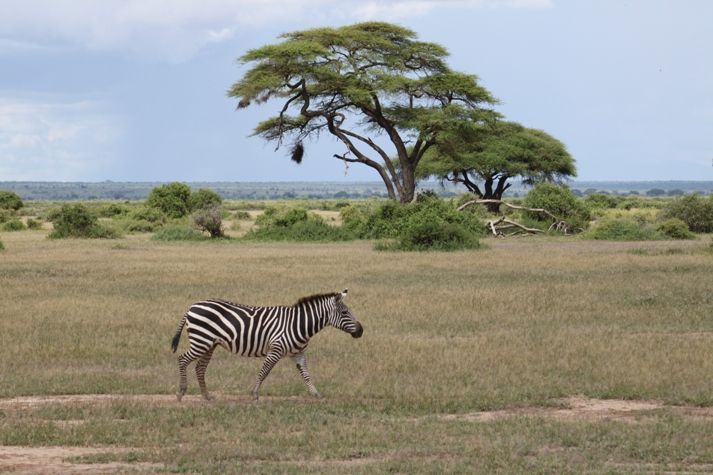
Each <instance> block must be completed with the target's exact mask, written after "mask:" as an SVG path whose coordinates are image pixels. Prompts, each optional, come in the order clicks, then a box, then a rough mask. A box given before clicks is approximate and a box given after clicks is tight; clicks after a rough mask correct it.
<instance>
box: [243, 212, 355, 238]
mask: <svg viewBox="0 0 713 475" xmlns="http://www.w3.org/2000/svg"><path fill="white" fill-rule="evenodd" d="M255 224H256V225H257V226H259V227H258V228H253V229H251V230H250V231H249V232H248V233H247V234H246V235H245V237H246V238H247V239H258V240H268V241H345V240H349V239H354V235H353V234H351V233H350V232H349V231H348V230H347V229H346V228H343V227H336V226H330V225H329V224H327V223H325V222H324V219H322V218H321V217H320V216H319V215H317V214H314V213H311V212H309V211H307V210H306V209H304V208H286V207H282V208H275V207H272V208H267V209H266V210H265V212H264V213H263V214H262V215H260V216H258V218H257V219H256V220H255Z"/></svg>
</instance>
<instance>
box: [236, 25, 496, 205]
mask: <svg viewBox="0 0 713 475" xmlns="http://www.w3.org/2000/svg"><path fill="white" fill-rule="evenodd" d="M282 38H283V41H282V42H280V43H278V44H272V45H267V46H263V47H261V48H257V49H254V50H251V51H248V52H247V53H246V54H245V55H243V56H242V57H241V58H240V60H241V61H242V62H243V63H250V64H251V67H250V69H249V70H248V71H247V72H246V73H245V75H244V76H243V77H242V78H241V79H240V80H239V81H238V82H236V83H235V84H233V86H232V87H231V89H230V90H229V91H228V95H229V96H231V97H235V98H236V99H238V108H239V109H240V108H244V107H248V106H249V105H250V104H253V103H256V104H262V103H265V102H268V101H270V100H275V101H280V103H281V104H282V106H281V108H280V109H279V113H278V114H277V115H276V116H274V117H272V118H270V119H268V120H265V121H263V122H261V123H260V124H258V125H257V127H256V128H255V130H254V135H258V136H261V137H263V138H264V139H266V140H268V141H272V142H275V143H276V144H277V148H279V147H280V146H282V145H283V143H288V144H289V146H290V151H291V157H292V160H294V161H295V162H297V163H300V162H301V161H302V158H303V155H304V142H305V140H306V139H308V138H316V137H318V136H319V134H320V133H321V132H324V131H326V132H329V133H330V134H332V135H334V136H335V137H336V138H337V139H339V141H340V142H341V143H342V145H343V146H344V147H345V150H344V151H343V152H342V153H335V154H334V155H333V158H336V159H338V160H342V161H344V162H345V163H361V164H364V165H366V166H368V167H371V168H373V169H374V170H375V171H376V172H377V173H378V174H379V176H380V177H381V179H382V180H383V182H384V185H385V186H386V190H387V192H388V195H389V197H390V198H393V199H400V200H401V201H402V202H408V201H411V200H412V198H413V196H414V191H415V187H416V179H415V170H416V167H417V165H418V163H419V162H420V161H421V159H422V158H423V156H424V154H425V153H426V151H428V150H429V149H430V148H431V147H432V146H433V145H434V144H435V143H436V140H437V137H438V135H439V133H441V131H443V130H444V129H446V128H447V127H448V126H449V124H451V123H452V122H453V121H456V120H462V118H463V117H464V116H466V117H467V118H468V120H470V121H472V122H480V121H483V120H486V119H487V118H488V117H490V116H493V115H494V114H495V113H494V112H493V111H491V110H489V109H487V108H486V107H487V106H489V105H492V104H494V103H495V99H494V98H493V97H492V96H491V95H490V93H489V92H488V91H487V90H486V89H485V88H483V87H482V86H480V85H479V84H478V81H477V77H476V76H474V75H468V74H464V73H459V72H456V71H452V70H451V69H450V68H449V67H448V66H447V64H446V63H445V61H444V59H445V58H446V56H447V52H446V50H445V49H444V48H443V47H442V46H440V45H437V44H434V43H427V42H422V41H417V40H416V34H415V33H414V32H413V31H411V30H408V29H406V28H403V27H400V26H397V25H392V24H389V23H382V22H367V23H359V24H355V25H350V26H344V27H340V28H316V29H311V30H305V31H297V32H293V33H286V34H283V35H282ZM380 136H383V137H384V139H383V140H380V138H379V137H380ZM391 148H393V150H391ZM389 152H391V153H389ZM390 157H394V158H390Z"/></svg>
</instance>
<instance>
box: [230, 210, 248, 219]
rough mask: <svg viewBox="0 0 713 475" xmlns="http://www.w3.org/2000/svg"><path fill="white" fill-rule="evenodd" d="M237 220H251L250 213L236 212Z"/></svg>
mask: <svg viewBox="0 0 713 475" xmlns="http://www.w3.org/2000/svg"><path fill="white" fill-rule="evenodd" d="M234 217H235V219H243V220H245V219H250V213H248V212H247V211H242V210H238V211H236V212H235V216H234Z"/></svg>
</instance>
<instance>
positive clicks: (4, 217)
mask: <svg viewBox="0 0 713 475" xmlns="http://www.w3.org/2000/svg"><path fill="white" fill-rule="evenodd" d="M14 216H15V213H13V212H12V211H9V210H6V209H0V224H2V223H6V222H8V221H9V220H10V219H12V218H13V217H14Z"/></svg>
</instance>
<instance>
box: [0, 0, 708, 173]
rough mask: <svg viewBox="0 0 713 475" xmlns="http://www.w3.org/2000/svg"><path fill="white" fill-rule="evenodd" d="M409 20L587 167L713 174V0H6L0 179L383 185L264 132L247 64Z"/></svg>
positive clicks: (263, 114)
mask: <svg viewBox="0 0 713 475" xmlns="http://www.w3.org/2000/svg"><path fill="white" fill-rule="evenodd" d="M367 20H379V21H389V22H393V23H397V24H400V25H403V26H406V27H408V28H410V29H412V30H414V31H415V32H417V34H418V35H419V39H420V40H423V41H429V42H435V43H439V44H441V45H443V46H445V47H446V48H447V49H448V51H449V53H450V56H449V58H448V63H449V65H450V66H451V67H452V68H453V69H455V70H458V71H462V72H465V73H469V74H476V75H477V76H478V77H479V80H480V82H481V84H482V85H484V86H485V87H486V88H488V90H489V91H490V92H491V93H492V94H493V95H494V96H495V97H497V98H498V99H499V100H500V104H499V105H498V106H497V107H496V109H497V110H498V111H499V112H501V113H502V114H504V116H505V118H506V119H508V120H513V121H517V122H520V123H522V124H523V125H525V126H527V127H533V128H537V129H542V130H545V131H546V132H548V133H550V134H551V135H553V136H555V137H557V138H558V139H559V140H561V141H562V142H564V143H565V144H566V146H567V148H568V150H569V151H570V153H571V154H572V156H573V157H574V159H575V160H576V164H577V170H578V177H577V178H578V179H580V180H621V181H629V180H713V54H711V45H713V28H711V26H710V25H711V24H713V1H709V0H391V1H388V0H383V1H376V0H363V1H359V0H337V1H332V0H283V1H278V0H262V1H261V0H0V181H26V180H28V181H104V180H112V181H187V182H195V181H378V180H379V177H378V175H377V174H376V173H375V171H374V170H372V169H370V168H367V167H364V166H360V165H359V164H352V165H351V166H349V167H348V168H345V166H344V163H342V162H340V161H338V160H335V159H334V158H331V157H332V154H334V153H341V152H343V149H342V147H341V146H340V144H339V143H337V142H336V141H335V140H334V139H333V138H331V137H329V136H328V135H323V136H322V137H321V138H320V139H319V141H318V142H316V143H311V144H309V145H308V147H307V153H306V155H305V158H304V160H303V162H302V164H301V165H297V164H295V163H293V162H291V161H290V160H289V158H288V156H287V151H286V150H282V149H280V150H275V146H274V144H269V143H265V142H264V141H263V140H262V139H260V138H258V137H251V136H250V134H251V132H252V129H253V127H254V126H255V125H256V124H257V122H258V121H260V120H262V119H264V118H267V117H269V116H272V115H274V114H275V113H276V112H277V111H278V109H279V106H278V105H277V104H276V103H268V104H264V105H261V106H251V107H249V108H248V109H241V110H236V105H237V104H236V101H235V99H233V98H229V97H228V96H227V94H226V91H227V90H228V88H229V87H230V86H231V84H233V83H234V82H235V81H237V80H238V79H239V78H240V77H241V75H242V74H244V72H245V71H246V70H247V69H246V68H247V67H248V66H246V65H243V64H240V63H239V62H238V60H237V58H239V57H240V56H241V55H243V54H244V53H245V52H246V51H248V50H249V49H251V48H256V47H260V46H263V45H266V44H270V43H275V42H277V41H279V38H278V36H279V35H280V34H281V33H283V32H289V31H297V30H302V29H307V28H312V27H318V26H340V25H346V24H351V23H355V22H359V21H367Z"/></svg>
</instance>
